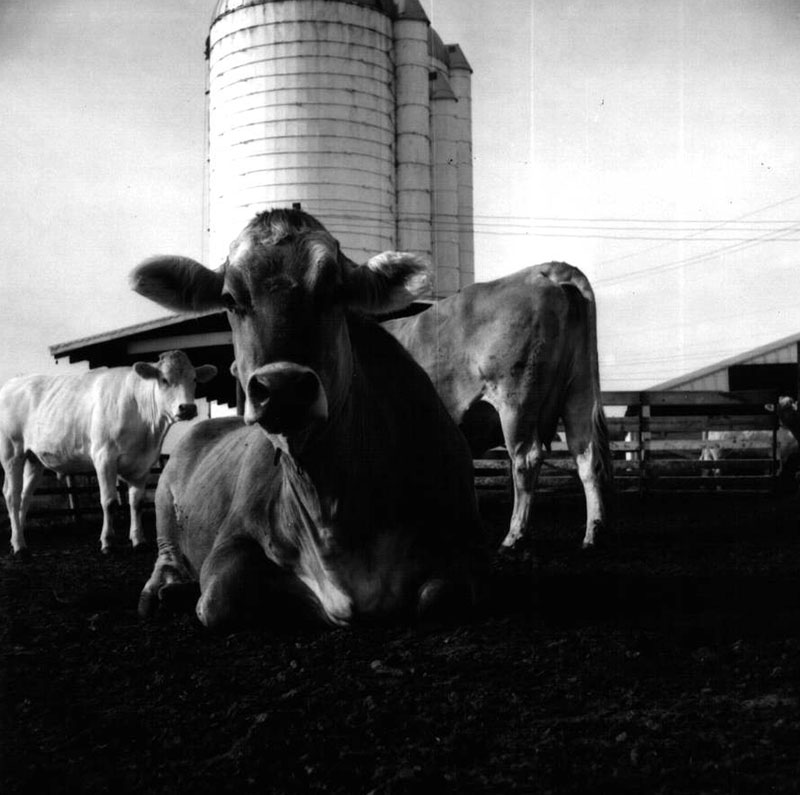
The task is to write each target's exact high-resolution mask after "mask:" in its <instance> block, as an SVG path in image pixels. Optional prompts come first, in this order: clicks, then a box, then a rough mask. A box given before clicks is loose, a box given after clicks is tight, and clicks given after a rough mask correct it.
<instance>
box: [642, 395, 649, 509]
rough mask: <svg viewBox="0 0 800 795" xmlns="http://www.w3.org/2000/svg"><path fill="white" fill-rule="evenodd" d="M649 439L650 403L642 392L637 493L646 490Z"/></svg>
mask: <svg viewBox="0 0 800 795" xmlns="http://www.w3.org/2000/svg"><path fill="white" fill-rule="evenodd" d="M649 441H650V403H649V401H648V398H647V395H646V393H644V392H640V393H639V494H640V495H641V494H644V493H645V492H646V491H647V463H648V462H647V453H648V448H649V446H650V445H649Z"/></svg>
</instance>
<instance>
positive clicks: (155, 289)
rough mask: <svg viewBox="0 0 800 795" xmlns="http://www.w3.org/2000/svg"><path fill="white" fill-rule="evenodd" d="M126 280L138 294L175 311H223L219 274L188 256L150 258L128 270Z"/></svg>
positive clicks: (220, 277)
mask: <svg viewBox="0 0 800 795" xmlns="http://www.w3.org/2000/svg"><path fill="white" fill-rule="evenodd" d="M129 280H130V286H131V289H133V290H134V291H136V292H137V293H139V295H143V296H144V297H145V298H149V299H150V300H151V301H155V302H156V303H157V304H160V305H161V306H163V307H166V308H167V309H172V310H174V311H176V312H205V311H208V310H212V309H222V308H223V304H222V282H223V275H222V273H221V272H220V271H212V270H209V269H208V268H205V267H203V266H202V265H201V264H200V263H199V262H195V261H194V260H193V259H189V258H188V257H172V256H158V257H151V258H150V259H147V260H145V261H144V262H142V263H141V264H140V265H137V266H136V267H135V268H134V269H133V270H132V271H131V274H130V277H129Z"/></svg>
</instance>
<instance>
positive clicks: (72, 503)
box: [65, 475, 81, 524]
mask: <svg viewBox="0 0 800 795" xmlns="http://www.w3.org/2000/svg"><path fill="white" fill-rule="evenodd" d="M65 483H66V485H67V501H68V503H69V509H70V511H72V520H73V521H74V522H75V524H79V523H80V521H81V509H80V502H79V500H78V495H77V494H76V493H75V491H74V490H73V489H74V488H75V478H74V477H73V476H72V475H67V476H66V478H65Z"/></svg>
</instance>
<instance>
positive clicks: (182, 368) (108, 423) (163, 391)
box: [0, 351, 217, 553]
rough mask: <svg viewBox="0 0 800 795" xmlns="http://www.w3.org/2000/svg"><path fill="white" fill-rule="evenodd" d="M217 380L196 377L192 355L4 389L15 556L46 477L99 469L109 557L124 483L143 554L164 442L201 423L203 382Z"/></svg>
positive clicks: (203, 373) (2, 443)
mask: <svg viewBox="0 0 800 795" xmlns="http://www.w3.org/2000/svg"><path fill="white" fill-rule="evenodd" d="M216 372H217V368H216V367H214V366H213V365H203V366H201V367H198V368H194V367H193V366H192V364H191V362H190V361H189V358H188V357H187V356H186V354H185V353H183V351H168V352H166V353H162V354H161V356H160V358H159V360H158V362H157V363H156V364H148V363H147V362H137V363H136V364H134V365H133V367H112V368H108V369H107V368H101V369H98V370H92V371H90V372H88V373H79V374H72V373H70V374H66V375H28V376H19V377H17V378H12V379H11V380H10V381H8V382H7V383H6V384H5V385H4V386H3V387H2V389H0V464H2V466H3V470H4V471H5V483H4V484H3V496H4V497H5V499H6V505H7V507H8V515H9V518H10V520H11V547H12V549H13V551H14V552H15V553H26V552H27V547H26V544H25V514H26V513H27V510H28V507H29V506H30V502H31V498H32V497H33V493H34V491H35V490H36V486H37V483H38V482H39V480H40V478H41V475H42V472H43V471H44V469H45V468H47V469H52V470H54V471H55V472H56V473H58V474H59V475H64V474H69V473H73V472H85V471H86V470H87V469H91V468H92V467H94V469H95V471H96V472H97V482H98V485H99V487H100V503H101V505H102V507H103V530H102V533H101V535H100V545H101V549H102V551H103V552H107V551H108V550H109V547H110V542H111V539H112V537H113V534H114V525H113V518H112V511H113V509H114V507H116V506H117V505H118V499H119V498H118V495H117V477H120V478H122V479H123V480H124V481H125V482H127V483H128V485H129V487H130V490H129V499H130V510H131V528H130V540H131V543H132V544H133V545H134V547H136V546H139V545H141V544H142V543H143V542H144V535H143V533H142V525H141V510H140V509H141V503H142V498H143V497H144V492H145V482H146V479H147V475H148V473H149V472H150V469H151V468H152V467H153V464H154V463H155V462H156V459H157V458H158V455H159V453H160V452H161V443H162V442H163V440H164V435H165V434H166V432H167V430H168V429H169V427H170V426H171V425H172V424H173V423H175V422H176V421H178V420H190V419H192V418H194V417H196V416H197V407H196V406H195V403H194V391H195V383H203V382H205V381H208V380H209V379H210V378H213V377H214V375H216Z"/></svg>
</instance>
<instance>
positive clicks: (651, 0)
mask: <svg viewBox="0 0 800 795" xmlns="http://www.w3.org/2000/svg"><path fill="white" fill-rule="evenodd" d="M422 4H423V6H424V7H425V9H426V11H427V12H428V14H429V16H430V18H431V20H432V22H433V25H434V27H435V28H436V29H437V31H438V32H439V34H440V35H441V36H442V38H443V39H444V41H445V42H447V43H452V42H458V43H459V44H460V45H461V47H462V49H463V50H464V52H465V54H466V56H467V58H468V60H469V61H470V63H471V65H472V67H473V69H474V74H473V125H474V126H473V141H474V158H475V214H476V219H475V220H476V236H475V248H476V275H477V278H478V279H480V280H485V279H490V278H495V277H498V276H501V275H503V274H505V273H509V272H511V271H514V270H517V269H519V268H522V267H525V266H527V265H531V264H533V263H536V262H542V261H545V260H550V259H558V260H565V261H567V262H570V263H572V264H574V265H577V266H578V267H580V268H582V269H583V270H584V271H585V272H586V273H587V275H588V276H589V278H590V279H591V280H592V282H593V284H594V286H595V291H596V293H597V299H598V312H599V323H600V330H599V333H600V355H601V364H602V367H601V378H602V381H603V387H604V388H605V389H622V388H644V387H647V386H650V385H652V384H653V383H655V382H657V381H660V380H663V379H666V378H669V377H672V376H677V375H680V374H682V373H685V372H688V371H690V370H694V369H696V368H698V367H700V366H704V365H706V364H710V363H713V362H714V361H716V360H718V359H720V358H723V357H726V356H729V355H733V354H736V353H739V352H741V351H744V350H747V349H749V348H752V347H755V346H757V345H761V344H765V343H768V342H771V341H773V340H775V339H778V338H780V337H782V336H785V335H788V334H793V333H797V332H800V270H798V265H800V136H798V134H797V130H800V5H799V4H797V3H796V2H794V1H793V0H707V1H704V0H683V1H681V0H648V2H642V1H641V0H576V1H575V2H568V1H567V0H482V2H477V1H476V0H422ZM214 5H215V2H214V0H195V2H192V0H136V2H129V1H126V2H122V0H0V97H2V106H3V116H2V123H0V152H1V153H2V157H0V202H2V213H1V214H0V239H2V243H3V257H2V261H0V279H1V280H2V281H1V282H0V287H1V288H2V289H0V296H2V297H0V310H2V311H1V312H0V330H2V338H3V345H2V348H1V349H0V380H5V379H6V378H7V377H9V376H11V375H13V374H16V373H22V372H41V371H44V370H47V369H50V368H52V360H51V359H50V358H49V356H48V353H47V346H48V345H50V344H53V343H59V342H65V341H68V340H73V339H76V338H80V337H84V336H87V335H91V334H95V333H98V332H102V331H108V330H111V329H115V328H119V327H121V326H125V325H129V324H132V323H137V322H140V321H142V320H146V319H150V318H153V317H158V316H159V315H161V314H163V312H162V311H161V310H159V309H158V308H157V307H155V306H153V305H150V304H148V303H147V302H145V301H144V300H143V299H140V298H139V297H137V296H135V295H133V294H132V293H130V292H129V290H128V288H127V282H126V277H127V273H128V271H129V270H130V268H131V267H133V266H134V265H135V264H136V263H137V262H138V261H139V260H141V259H143V258H144V257H146V256H149V255H151V254H153V253H156V252H175V253H177V252H179V253H183V254H186V255H189V256H193V257H196V258H201V257H202V255H203V252H204V250H205V241H204V233H203V205H204V201H203V190H204V145H205V144H204V129H205V108H204V88H205V68H206V64H205V61H204V58H203V48H204V41H205V37H206V35H207V32H208V25H209V22H210V19H211V13H212V11H213V7H214ZM322 220H323V221H324V218H323V219H322ZM331 231H333V232H334V233H335V231H336V230H335V228H332V229H331ZM211 264H212V265H217V264H218V263H211ZM58 370H60V371H64V365H63V364H62V365H60V366H59V368H58ZM58 370H57V371H58Z"/></svg>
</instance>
